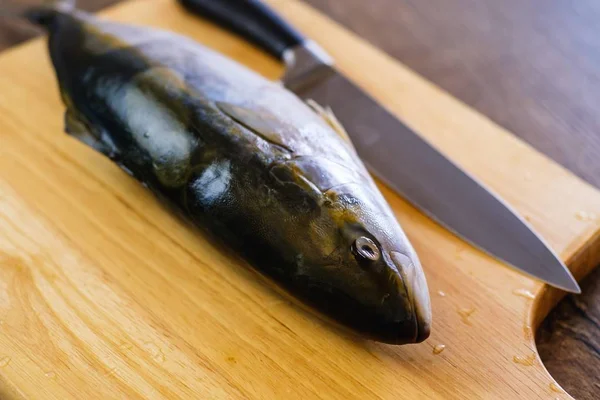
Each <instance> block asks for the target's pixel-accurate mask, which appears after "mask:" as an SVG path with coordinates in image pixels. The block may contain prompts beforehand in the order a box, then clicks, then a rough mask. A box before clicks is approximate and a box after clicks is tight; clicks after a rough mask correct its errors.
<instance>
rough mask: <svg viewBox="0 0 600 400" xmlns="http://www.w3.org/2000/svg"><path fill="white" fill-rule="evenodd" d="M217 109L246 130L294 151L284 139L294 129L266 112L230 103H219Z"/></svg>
mask: <svg viewBox="0 0 600 400" xmlns="http://www.w3.org/2000/svg"><path fill="white" fill-rule="evenodd" d="M217 107H219V109H220V110H221V111H223V112H224V113H225V114H227V115H228V116H229V117H230V118H232V119H233V120H235V121H236V122H237V123H239V124H241V125H243V126H244V127H245V128H246V129H248V130H249V131H251V132H252V133H254V134H255V135H257V136H259V137H261V138H262V139H263V140H266V141H267V142H269V143H271V144H274V145H276V146H279V147H281V148H283V149H285V150H287V151H289V152H293V149H292V148H291V147H290V146H288V144H287V143H286V141H285V140H284V139H283V138H284V137H286V136H288V137H289V136H292V135H288V131H289V130H290V129H293V128H292V127H290V126H288V125H286V124H285V123H283V122H281V121H279V120H278V119H277V118H275V117H274V116H273V115H271V114H269V113H268V112H266V111H260V110H251V109H248V108H244V107H240V106H237V105H234V104H230V103H223V102H218V103H217Z"/></svg>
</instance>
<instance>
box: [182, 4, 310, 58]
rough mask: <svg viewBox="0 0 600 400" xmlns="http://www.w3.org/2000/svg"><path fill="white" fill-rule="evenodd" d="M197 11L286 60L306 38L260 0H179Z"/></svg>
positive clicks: (193, 10) (191, 9)
mask: <svg viewBox="0 0 600 400" xmlns="http://www.w3.org/2000/svg"><path fill="white" fill-rule="evenodd" d="M178 1H179V2H180V3H181V4H182V5H183V6H184V7H185V8H186V9H188V10H189V11H191V12H192V13H194V14H197V15H201V16H203V17H205V18H208V19H210V20H212V21H213V22H216V23H217V24H219V25H221V26H222V27H224V28H227V29H229V30H231V31H233V32H235V33H237V34H239V35H241V36H242V37H244V38H245V39H246V40H248V41H251V42H253V43H254V44H257V45H258V46H260V47H261V48H262V49H264V50H266V51H267V52H269V53H271V54H272V55H274V56H275V57H277V58H279V59H280V60H283V54H284V52H285V51H286V50H287V49H289V48H292V47H295V46H297V45H300V44H302V43H304V41H305V38H304V37H303V36H302V34H300V32H298V31H297V30H296V29H294V28H293V27H292V26H291V25H290V24H288V23H287V22H286V21H285V20H283V18H281V17H280V16H279V15H277V13H275V11H273V10H272V9H271V8H270V7H268V6H267V5H266V4H264V3H263V2H261V1H260V0H178Z"/></svg>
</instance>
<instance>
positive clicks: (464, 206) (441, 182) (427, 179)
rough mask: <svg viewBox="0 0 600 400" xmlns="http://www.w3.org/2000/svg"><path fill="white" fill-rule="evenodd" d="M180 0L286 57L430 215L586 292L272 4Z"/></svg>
mask: <svg viewBox="0 0 600 400" xmlns="http://www.w3.org/2000/svg"><path fill="white" fill-rule="evenodd" d="M178 1H179V2H180V3H181V4H182V5H183V6H184V7H185V8H186V9H187V10H188V11H190V12H192V13H193V14H196V15H200V16H202V17H204V18H208V19H210V20H212V21H213V22H216V23H217V24H219V25H221V26H222V27H224V28H227V29H229V30H231V31H233V32H235V33H237V34H239V35H241V36H242V37H244V38H245V39H246V40H248V41H250V42H252V43H254V44H256V45H258V46H259V47H261V48H262V49H263V50H265V51H267V52H268V53H270V54H272V55H273V56H275V57H277V58H278V59H279V60H281V61H283V62H284V63H285V65H286V72H285V74H284V76H283V78H282V82H283V84H284V85H285V86H286V87H287V88H288V89H290V90H291V91H293V92H294V93H296V95H298V96H299V97H301V98H303V99H305V100H307V99H312V100H314V101H316V102H317V103H319V104H320V105H322V106H324V107H326V106H329V107H331V109H332V110H333V111H334V114H335V115H336V117H337V118H338V119H339V120H340V121H341V123H342V125H343V126H344V127H345V128H346V131H347V132H348V134H349V136H350V138H351V139H352V142H353V143H354V146H355V147H356V149H357V152H358V154H359V156H360V158H361V159H362V161H363V162H364V163H365V165H366V166H367V168H368V169H369V170H370V172H371V173H372V174H373V175H375V176H376V177H377V178H379V179H380V180H381V181H382V182H384V183H385V184H387V185H388V186H389V187H391V188H392V189H393V190H395V191H396V192H397V193H399V194H400V195H401V196H402V197H404V198H405V199H406V200H408V201H409V202H410V203H411V204H413V205H414V206H415V207H416V208H418V209H420V210H421V211H422V212H423V213H425V214H426V215H428V216H429V217H430V218H431V219H433V220H434V221H437V222H438V223H439V224H440V225H442V226H444V227H445V228H446V229H448V230H449V231H451V232H453V233H454V234H455V235H457V236H459V237H460V238H462V239H463V240H464V241H466V242H468V243H470V244H471V245H473V246H475V247H477V248H479V249H480V250H482V251H483V252H485V253H487V254H489V255H490V256H492V257H494V258H497V259H499V260H501V261H503V262H504V263H506V264H508V265H509V266H511V267H513V268H516V269H517V270H519V271H521V272H522V273H525V274H527V275H529V276H532V277H534V278H537V279H540V280H542V281H544V282H546V283H548V284H550V285H551V286H554V287H557V288H560V289H563V290H566V291H569V292H574V293H581V290H580V288H579V285H578V284H577V281H576V280H575V279H574V278H573V276H572V275H571V272H570V271H569V269H568V268H567V267H566V266H565V265H564V263H563V262H562V261H561V260H560V259H559V258H558V256H557V255H556V254H555V253H554V252H553V251H552V249H551V248H550V247H549V246H548V245H547V244H546V242H545V241H544V240H543V238H542V237H540V236H539V235H538V234H537V233H536V232H535V231H534V230H533V228H532V227H531V226H530V225H529V224H528V223H527V221H525V220H524V219H523V218H521V217H520V216H519V215H518V214H517V213H516V212H515V211H514V210H513V209H512V208H511V207H510V206H509V205H508V204H507V203H506V202H504V201H503V200H502V199H501V198H500V197H499V196H497V195H496V194H494V193H493V192H492V191H491V190H490V189H489V188H486V187H485V186H484V185H483V184H482V183H481V182H478V181H477V180H476V179H475V178H473V177H472V176H471V175H470V174H468V173H467V172H466V171H463V170H462V169H460V168H459V167H458V166H457V165H456V164H454V163H453V162H452V161H451V160H449V159H448V158H446V157H445V156H444V155H443V154H442V153H440V152H439V151H438V150H437V149H436V148H435V147H434V146H432V145H431V144H430V143H428V142H427V141H426V140H425V139H424V138H422V137H421V136H420V135H418V134H417V133H415V132H413V131H412V130H411V129H409V128H408V127H407V126H406V125H404V124H403V123H402V122H401V121H399V120H398V119H397V118H396V117H394V116H393V115H392V114H391V113H390V112H389V111H387V110H386V109H385V107H384V106H382V105H381V104H378V103H377V102H376V101H375V100H374V99H373V98H371V96H369V95H368V94H367V93H366V92H364V91H363V90H362V89H361V88H359V87H358V86H356V85H355V84H354V83H352V82H351V81H350V80H348V78H346V77H345V76H344V75H343V74H342V73H340V72H339V71H338V70H336V68H335V65H334V62H333V59H332V58H331V57H330V56H329V55H328V54H327V52H326V51H325V50H324V49H322V48H321V47H320V46H319V45H317V44H316V43H315V42H314V41H312V40H309V39H307V38H305V37H304V36H303V35H302V34H301V33H300V32H299V31H297V30H296V29H295V28H294V27H292V26H291V25H290V24H289V23H287V22H286V21H285V20H284V19H283V18H282V17H281V16H279V15H277V13H276V12H275V11H274V10H272V9H271V8H269V7H268V6H267V5H266V4H264V3H262V2H261V1H260V0H178ZM349 99H351V100H349Z"/></svg>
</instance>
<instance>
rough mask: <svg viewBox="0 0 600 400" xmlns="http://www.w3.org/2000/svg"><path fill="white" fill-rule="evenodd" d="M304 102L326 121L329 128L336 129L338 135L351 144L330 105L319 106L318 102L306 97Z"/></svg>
mask: <svg viewBox="0 0 600 400" xmlns="http://www.w3.org/2000/svg"><path fill="white" fill-rule="evenodd" d="M306 104H307V105H308V106H309V107H310V108H312V110H313V111H314V112H315V113H317V115H319V116H320V117H321V118H323V119H324V120H325V122H327V125H329V126H330V127H331V128H333V130H334V131H336V132H337V134H338V135H340V136H341V137H342V138H343V139H344V140H346V141H347V142H348V143H350V144H352V141H351V140H350V136H348V132H346V129H344V126H343V125H342V124H341V123H340V121H339V120H338V119H337V117H336V116H335V114H334V113H333V110H332V109H331V107H327V108H324V107H323V106H321V105H320V104H319V103H317V102H316V101H314V100H313V99H307V100H306Z"/></svg>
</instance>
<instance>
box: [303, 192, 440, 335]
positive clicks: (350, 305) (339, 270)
mask: <svg viewBox="0 0 600 400" xmlns="http://www.w3.org/2000/svg"><path fill="white" fill-rule="evenodd" d="M378 195H379V193H378V192H376V191H375V192H371V193H366V194H364V195H363V196H362V199H361V198H360V196H361V192H358V193H354V194H352V195H348V194H344V195H341V196H337V199H336V201H335V202H334V203H333V205H332V207H331V208H330V209H329V212H328V213H325V214H328V215H329V217H331V219H332V220H333V221H334V222H335V224H334V225H335V228H331V229H327V223H326V222H322V223H321V224H318V225H319V226H318V227H317V228H316V229H318V230H319V232H320V236H321V237H320V238H319V248H320V249H323V250H321V251H320V254H319V251H315V252H313V254H315V253H316V254H319V256H318V257H319V258H321V260H317V261H316V264H319V265H318V266H315V267H313V268H310V271H311V272H310V274H308V275H309V276H310V278H308V281H309V283H310V284H311V288H310V295H311V296H312V297H313V299H317V300H318V301H319V303H320V304H319V307H320V308H321V309H325V310H327V311H328V313H329V314H330V315H332V316H334V318H335V319H336V320H337V321H339V322H342V323H343V325H346V326H349V327H351V328H352V329H353V330H355V331H358V332H360V333H361V334H363V335H365V336H367V337H369V338H371V339H373V340H376V341H380V342H384V343H390V344H409V343H419V342H422V341H424V340H425V339H427V338H428V337H429V333H430V328H431V306H430V298H429V291H428V287H427V282H426V279H425V275H424V273H423V269H422V268H421V263H420V261H419V258H418V257H417V254H416V252H415V251H414V249H413V248H412V245H411V244H410V242H409V241H408V239H407V237H406V236H405V234H404V232H403V231H402V229H401V228H400V225H399V224H398V222H397V220H396V219H395V217H394V215H393V213H392V212H391V211H390V210H389V207H388V206H387V204H386V203H384V202H383V201H382V200H383V199H379V198H378ZM374 200H375V201H374ZM313 230H314V229H313ZM304 270H307V266H306V265H304Z"/></svg>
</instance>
